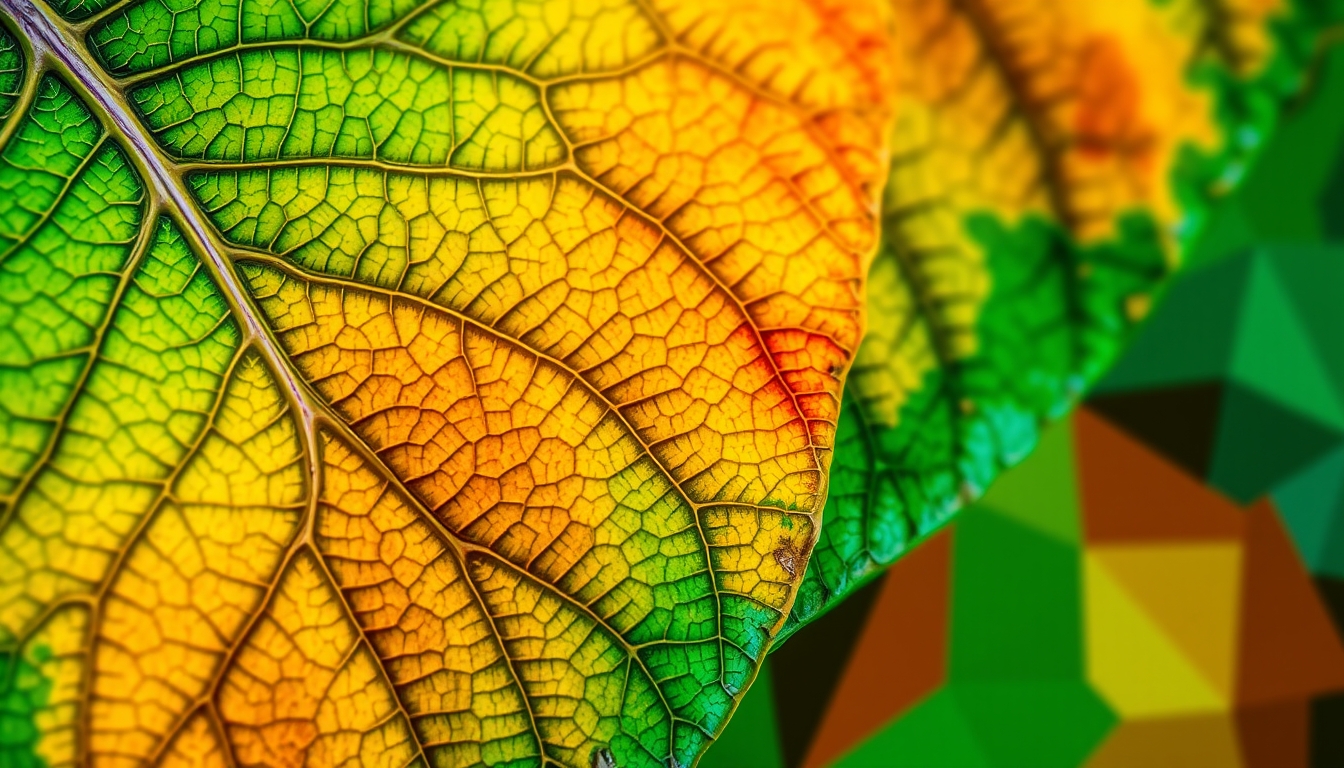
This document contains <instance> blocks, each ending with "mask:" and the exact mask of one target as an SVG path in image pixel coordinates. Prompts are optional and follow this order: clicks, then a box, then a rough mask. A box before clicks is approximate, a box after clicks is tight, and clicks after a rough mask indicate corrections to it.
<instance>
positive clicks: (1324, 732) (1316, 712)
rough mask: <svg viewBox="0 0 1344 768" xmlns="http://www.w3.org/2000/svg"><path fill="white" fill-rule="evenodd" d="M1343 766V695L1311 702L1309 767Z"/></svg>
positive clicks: (1332, 767)
mask: <svg viewBox="0 0 1344 768" xmlns="http://www.w3.org/2000/svg"><path fill="white" fill-rule="evenodd" d="M1341 765H1344V693H1336V694H1332V695H1329V696H1321V697H1319V698H1317V699H1313V700H1312V702H1311V767H1312V768H1339V766H1341Z"/></svg>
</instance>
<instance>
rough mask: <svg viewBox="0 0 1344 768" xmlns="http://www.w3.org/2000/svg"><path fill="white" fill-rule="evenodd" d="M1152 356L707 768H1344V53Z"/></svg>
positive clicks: (887, 589) (799, 638) (764, 692)
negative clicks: (1167, 767) (1074, 767)
mask: <svg viewBox="0 0 1344 768" xmlns="http://www.w3.org/2000/svg"><path fill="white" fill-rule="evenodd" d="M1306 96H1307V97H1304V98H1303V99H1302V100H1301V102H1300V103H1298V104H1296V105H1295V107H1294V109H1293V110H1292V111H1291V112H1290V114H1289V116H1288V118H1287V120H1286V122H1285V124H1284V125H1283V126H1282V128H1281V129H1280V131H1279V132H1278V133H1277V134H1276V135H1275V137H1274V139H1273V141H1272V143H1271V144H1270V145H1269V146H1268V147H1267V148H1266V150H1265V153H1264V155H1263V156H1262V157H1261V159H1260V161H1259V164H1258V165H1256V166H1255V168H1254V169H1253V170H1252V171H1251V173H1250V175H1249V176H1248V177H1247V178H1246V179H1245V180H1244V181H1243V183H1242V185H1241V186H1240V187H1239V189H1238V191H1237V192H1235V193H1234V194H1233V195H1231V196H1230V197H1229V198H1228V200H1227V201H1226V204H1225V205H1223V206H1222V207H1221V208H1220V210H1219V211H1218V213H1217V214H1216V216H1215V217H1214V218H1213V219H1212V220H1211V221H1210V222H1209V225H1208V227H1207V229H1206V231H1205V233H1204V235H1203V237H1202V239H1201V240H1200V241H1199V243H1198V245H1197V247H1196V248H1195V249H1194V251H1193V252H1192V253H1191V254H1189V255H1188V257H1187V261H1186V264H1187V267H1186V269H1185V272H1184V276H1183V277H1182V278H1180V279H1179V282H1178V283H1177V284H1176V285H1175V286H1173V288H1172V289H1171V290H1170V291H1169V292H1168V294H1167V296H1166V298H1165V299H1164V300H1163V301H1162V302H1161V304H1160V305H1159V306H1158V307H1157V309H1156V310H1155V312H1154V314H1153V316H1152V318H1151V319H1150V320H1149V321H1148V322H1147V323H1146V325H1145V326H1144V328H1143V329H1142V331H1141V332H1140V334H1139V336H1138V337H1137V339H1136V340H1135V343H1134V345H1133V347H1132V348H1131V350H1130V351H1129V352H1128V353H1127V355H1126V356H1125V357H1124V359H1123V360H1122V361H1121V362H1120V364H1119V365H1118V366H1117V367H1116V368H1115V369H1114V370H1113V371H1112V373H1111V375H1110V376H1109V377H1108V378H1107V380H1106V381H1105V382H1104V383H1103V384H1102V385H1101V386H1100V387H1099V388H1098V389H1097V390H1096V391H1095V392H1094V393H1093V394H1092V396H1091V397H1090V398H1089V399H1088V401H1087V403H1086V404H1085V406H1084V407H1083V408H1082V409H1081V410H1080V411H1079V412H1077V413H1076V414H1075V415H1074V416H1072V417H1071V418H1069V419H1068V420H1067V421H1066V422H1064V423H1060V424H1057V425H1055V426H1053V427H1051V428H1050V429H1049V431H1048V432H1047V433H1046V435H1045V437H1044V438H1043V440H1042V443H1041V446H1040V447H1039V448H1038V450H1037V452H1036V453H1035V454H1034V455H1033V456H1032V457H1031V458H1029V459H1028V460H1027V461H1026V462H1024V463H1023V464H1022V465H1021V466H1019V467H1017V468H1016V469H1014V470H1012V471H1011V472H1009V473H1007V474H1006V475H1005V476H1004V477H1003V478H1002V479H1001V480H1000V481H999V482H998V483H997V484H996V485H994V486H993V488H992V489H991V490H990V492H989V494H988V495H987V496H986V497H985V498H984V499H983V500H982V501H980V502H979V503H977V504H975V505H973V506H972V507H970V508H968V509H967V510H965V511H964V512H963V513H962V514H961V515H959V516H958V517H957V518H956V520H955V521H954V522H953V523H952V524H950V525H949V526H948V527H947V528H945V529H944V530H942V531H941V532H940V533H939V534H937V535H936V536H935V537H934V538H933V539H931V540H930V541H928V542H927V543H925V544H924V545H922V546H921V547H920V548H918V549H917V550H915V551H914V552H913V553H912V554H910V555H908V556H907V557H906V558H905V559H904V560H902V561H900V562H899V563H898V564H897V565H896V566H895V567H894V568H893V569H892V570H891V571H889V572H888V573H887V574H885V575H883V576H882V577H881V578H879V579H877V580H876V581H874V582H872V583H871V584H869V585H868V586H867V587H865V588H864V589H863V590H862V591H860V592H859V593H857V594H855V595H854V597H853V598H851V599H850V600H849V601H847V602H846V603H844V604H842V605H841V606H840V607H838V608H837V609H835V610H834V611H832V612H831V613H830V614H828V615H827V616H825V617H824V618H822V619H821V620H819V621H818V622H817V623H816V624H814V625H813V626H811V627H809V628H807V629H805V630H803V631H801V632H799V633H798V634H797V635H796V636H794V637H793V638H792V639H790V640H789V641H788V642H787V643H785V644H784V645H782V646H781V647H780V648H779V649H778V650H777V651H776V652H774V653H773V654H772V655H771V657H770V661H769V663H768V664H767V665H766V667H765V668H764V670H763V671H762V673H761V676H760V678H759V679H758V680H757V682H756V684H755V687H753V688H752V690H751V692H750V693H749V694H748V696H747V697H746V699H745V700H744V701H743V703H742V705H741V706H740V708H739V709H738V711H737V714H736V715H735V716H734V719H733V720H732V722H731V724H730V725H729V727H728V729H727V731H726V732H725V734H724V735H723V737H722V738H721V739H720V741H719V743H717V744H716V745H715V746H714V747H713V748H712V749H711V750H710V752H709V753H708V755H707V756H706V757H705V759H704V760H703V761H702V763H701V765H702V766H706V767H707V768H785V767H786V766H787V768H797V767H800V766H807V767H808V768H814V767H818V766H829V765H836V766H851V767H861V768H868V767H870V766H872V767H885V766H906V765H908V766H1010V765H1011V766H1022V765H1028V766H1054V765H1059V766H1071V765H1090V766H1147V767H1149V768H1157V767H1158V766H1164V765H1170V766H1199V767H1205V766H1207V767H1208V768H1213V767H1214V766H1249V767H1251V768H1255V767H1257V766H1274V767H1275V768H1280V767H1282V768H1290V767H1292V766H1308V765H1310V766H1322V767H1324V766H1344V46H1336V47H1335V48H1333V50H1332V52H1331V53H1330V54H1329V55H1328V56H1326V57H1325V58H1324V59H1323V60H1322V66H1321V67H1320V69H1319V70H1318V71H1317V72H1316V73H1315V77H1314V80H1313V83H1312V86H1311V89H1310V92H1309V93H1308V94H1307V95H1306Z"/></svg>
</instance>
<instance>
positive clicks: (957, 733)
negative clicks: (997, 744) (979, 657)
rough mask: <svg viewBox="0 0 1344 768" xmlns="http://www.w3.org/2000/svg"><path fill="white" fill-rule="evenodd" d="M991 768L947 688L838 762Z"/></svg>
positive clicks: (868, 767)
mask: <svg viewBox="0 0 1344 768" xmlns="http://www.w3.org/2000/svg"><path fill="white" fill-rule="evenodd" d="M990 765H991V763H990V762H989V760H988V759H987V758H986V756H985V753H984V751H983V749H982V748H981V747H980V745H979V744H978V743H977V742H976V740H975V732H974V731H972V730H971V727H970V724H969V723H967V722H966V717H965V715H964V714H962V712H961V709H960V708H959V707H958V706H957V701H956V698H955V697H954V696H953V695H952V692H951V691H950V690H949V689H947V688H943V689H942V690H940V691H938V692H937V693H935V694H934V695H933V696H930V697H929V698H928V699H925V700H924V702H922V703H921V704H920V705H919V706H917V707H915V708H914V709H913V710H911V711H910V713H909V714H907V715H905V716H904V717H901V718H899V719H897V720H896V721H895V722H892V723H889V724H888V725H887V726H886V727H884V728H883V729H882V730H880V731H878V732H877V733H875V734H873V736H872V737H871V738H869V739H868V740H867V741H865V742H864V743H862V744H860V745H859V746H858V747H857V748H855V749H854V751H852V752H850V753H849V754H847V755H845V756H844V757H842V758H840V759H839V760H837V761H836V762H835V765H834V768H873V766H882V767H883V768H904V767H905V766H909V767H910V768H928V767H929V766H956V767H957V768H982V767H983V768H988V766H990Z"/></svg>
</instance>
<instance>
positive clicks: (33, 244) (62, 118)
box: [0, 75, 145, 499]
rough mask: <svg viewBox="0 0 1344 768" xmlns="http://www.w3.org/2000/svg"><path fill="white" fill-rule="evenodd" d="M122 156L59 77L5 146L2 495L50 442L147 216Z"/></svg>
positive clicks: (1, 171)
mask: <svg viewBox="0 0 1344 768" xmlns="http://www.w3.org/2000/svg"><path fill="white" fill-rule="evenodd" d="M144 197H145V191H144V187H143V185H142V184H141V183H140V180H139V179H138V178H137V176H136V174H135V172H134V171H133V170H132V169H131V167H130V166H129V164H128V162H127V159H126V156H125V155H124V154H123V152H122V150H121V149H120V148H119V147H118V146H117V145H116V144H113V143H111V142H109V141H107V136H106V132H105V131H104V130H103V128H102V127H101V125H100V124H99V123H98V121H97V120H95V119H94V118H93V116H92V115H91V114H90V113H89V110H88V109H87V107H85V105H84V104H83V103H81V102H80V101H79V99H77V98H75V96H74V95H73V93H72V92H71V91H70V89H69V88H68V87H67V86H66V85H65V84H64V83H62V82H61V81H60V80H58V79H57V78H56V77H55V76H53V75H45V76H43V78H42V80H41V81H40V82H39V83H38V84H37V93H36V96H35V97H34V100H33V104H32V107H31V108H30V109H29V111H28V113H27V114H26V115H23V116H22V117H21V118H20V119H19V123H18V125H17V126H15V132H14V134H13V136H11V137H10V141H9V142H8V143H7V144H6V145H5V147H4V149H3V150H0V249H2V250H0V390H3V391H4V392H6V393H7V396H6V398H5V400H4V402H3V403H0V434H3V435H5V436H6V438H7V439H5V440H4V441H0V445H2V446H3V448H0V499H3V498H5V497H9V496H11V495H14V494H15V493H17V492H18V491H19V490H20V487H21V485H22V483H23V482H24V479H25V478H26V477H27V476H28V475H29V474H30V473H31V471H32V470H33V468H34V467H35V465H36V464H37V463H38V462H39V461H40V459H41V457H42V456H44V455H45V453H46V452H47V450H48V449H49V447H50V444H51V441H52V437H53V435H54V433H55V431H56V429H57V427H58V424H59V421H60V420H61V419H62V418H63V414H64V413H65V410H66V409H67V408H68V404H69V403H70V402H71V400H72V397H73V395H74V393H75V391H76V389H77V388H78V387H79V386H80V383H81V381H82V379H83V377H84V376H85V373H86V371H87V369H88V367H89V363H90V360H91V359H92V356H93V353H94V347H95V346H96V344H97V342H98V340H99V338H100V336H101V330H102V329H103V327H104V326H105V325H106V321H107V317H108V313H109V309H110V308H111V306H112V304H113V302H114V301H115V299H116V295H117V293H118V290H119V286H120V285H121V274H120V273H121V272H122V270H124V268H125V267H126V264H127V262H128V260H129V259H130V257H131V253H132V251H133V249H134V245H135V240H136V237H137V235H138V233H139V231H140V222H141V220H142V218H143V216H144V206H145V201H144Z"/></svg>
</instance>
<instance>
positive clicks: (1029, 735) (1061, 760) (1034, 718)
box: [949, 679, 1116, 766]
mask: <svg viewBox="0 0 1344 768" xmlns="http://www.w3.org/2000/svg"><path fill="white" fill-rule="evenodd" d="M949 688H950V689H951V690H952V693H953V695H954V696H956V699H957V705H958V707H959V708H960V709H961V712H962V713H963V714H964V715H965V717H966V722H967V723H968V724H969V725H970V726H971V729H972V731H973V732H974V733H975V735H976V743H977V744H979V745H980V748H981V749H982V750H983V751H984V752H985V754H987V755H988V756H989V757H990V761H991V762H992V763H993V764H994V765H1003V766H1019V765H1020V766H1035V765H1046V766H1049V765H1058V766H1066V765H1079V764H1080V763H1082V762H1083V760H1084V759H1085V758H1086V757H1087V756H1088V755H1089V754H1090V753H1091V752H1092V750H1093V749H1095V748H1096V746H1097V744H1098V743H1100V742H1101V740H1102V739H1104V738H1105V737H1106V735H1107V733H1109V732H1110V730H1111V728H1112V727H1113V726H1114V725H1115V722H1116V720H1115V715H1114V714H1113V713H1112V712H1111V711H1110V709H1109V708H1108V707H1107V706H1106V704H1105V702H1103V701H1102V700H1101V699H1100V697H1098V696H1097V694H1096V693H1095V692H1094V691H1093V690H1092V689H1091V688H1090V687H1088V685H1087V683H1086V682H1084V681H1082V680H1078V679H1074V680H1067V679H1053V680H1050V679H1040V680H1023V681H1011V682H993V683H961V682H957V683H953V684H952V685H951V686H949Z"/></svg>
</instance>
